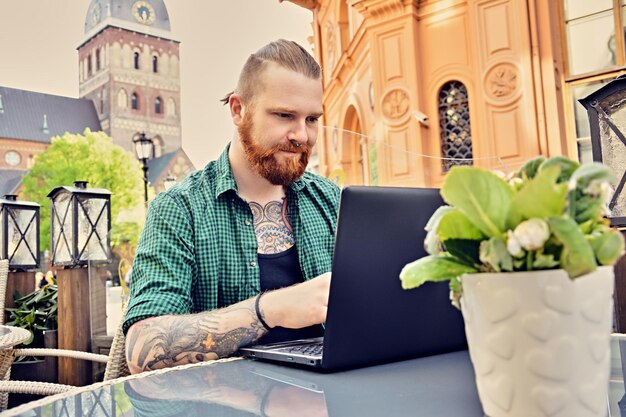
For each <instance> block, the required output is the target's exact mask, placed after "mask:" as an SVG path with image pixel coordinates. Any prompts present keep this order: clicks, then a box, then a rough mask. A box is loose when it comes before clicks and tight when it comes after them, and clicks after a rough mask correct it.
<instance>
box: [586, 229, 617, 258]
mask: <svg viewBox="0 0 626 417" xmlns="http://www.w3.org/2000/svg"><path fill="white" fill-rule="evenodd" d="M589 243H590V244H591V247H592V248H593V252H594V253H595V255H596V259H597V260H598V262H599V263H600V265H614V264H615V263H616V262H617V260H618V259H619V258H620V257H621V256H622V255H623V254H624V236H623V235H622V233H621V232H619V231H617V230H612V229H610V230H606V231H605V232H603V233H601V234H599V235H597V236H591V238H590V239H589Z"/></svg>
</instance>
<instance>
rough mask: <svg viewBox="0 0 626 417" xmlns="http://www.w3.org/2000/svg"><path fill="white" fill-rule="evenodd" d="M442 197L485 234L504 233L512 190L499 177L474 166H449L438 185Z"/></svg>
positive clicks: (497, 234) (495, 234)
mask: <svg viewBox="0 0 626 417" xmlns="http://www.w3.org/2000/svg"><path fill="white" fill-rule="evenodd" d="M441 195H442V196H443V198H444V200H445V201H446V202H447V203H448V204H450V205H452V206H455V207H456V208H458V209H459V210H461V211H462V212H463V213H464V214H465V215H466V216H467V218H468V219H470V220H471V222H472V223H473V224H474V225H475V226H476V227H477V228H478V229H479V230H480V231H481V232H482V233H483V234H484V235H486V236H488V237H492V236H499V235H502V234H503V233H504V231H505V230H506V229H505V224H506V214H507V213H508V212H509V207H510V205H511V199H512V196H513V190H512V189H511V187H510V186H509V184H507V183H506V181H504V180H503V179H502V178H500V177H498V176H497V175H495V174H494V173H492V172H489V171H486V170H484V169H481V168H475V167H467V166H465V167H462V166H455V167H452V169H451V170H450V172H449V173H448V175H447V176H446V179H445V182H444V184H443V187H442V189H441Z"/></svg>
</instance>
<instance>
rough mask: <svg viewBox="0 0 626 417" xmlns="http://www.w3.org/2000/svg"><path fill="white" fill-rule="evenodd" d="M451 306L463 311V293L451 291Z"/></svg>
mask: <svg viewBox="0 0 626 417" xmlns="http://www.w3.org/2000/svg"><path fill="white" fill-rule="evenodd" d="M450 304H452V305H453V306H455V307H456V308H457V309H458V310H460V309H461V293H460V292H456V291H452V290H450Z"/></svg>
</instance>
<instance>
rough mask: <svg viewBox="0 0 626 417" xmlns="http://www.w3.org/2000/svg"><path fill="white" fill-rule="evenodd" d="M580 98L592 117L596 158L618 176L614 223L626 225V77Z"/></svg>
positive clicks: (593, 151)
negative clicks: (625, 194) (624, 191)
mask: <svg viewBox="0 0 626 417" xmlns="http://www.w3.org/2000/svg"><path fill="white" fill-rule="evenodd" d="M579 101H580V103H581V104H582V105H583V106H585V108H586V109H587V116H588V117H589V128H590V133H591V152H592V155H593V160H594V161H597V162H602V163H603V164H605V165H606V166H607V167H608V168H609V169H610V170H611V172H612V173H613V175H614V177H615V179H616V182H615V183H613V184H612V185H613V189H614V190H615V192H614V194H613V198H612V199H611V202H610V203H609V210H610V211H611V214H610V215H609V219H610V220H611V226H626V198H625V196H624V195H623V190H624V183H625V182H626V77H625V76H623V75H622V76H619V77H617V78H616V79H615V80H613V81H611V82H610V83H608V84H605V85H604V86H602V88H600V89H599V90H597V91H596V92H594V93H592V94H590V95H589V96H587V97H585V98H582V99H580V100H579Z"/></svg>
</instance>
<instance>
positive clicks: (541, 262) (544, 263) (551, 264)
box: [533, 253, 559, 269]
mask: <svg viewBox="0 0 626 417" xmlns="http://www.w3.org/2000/svg"><path fill="white" fill-rule="evenodd" d="M557 266H559V261H557V260H556V259H554V255H552V254H546V253H538V254H537V256H536V257H535V260H534V261H533V269H551V268H555V267H557Z"/></svg>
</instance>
